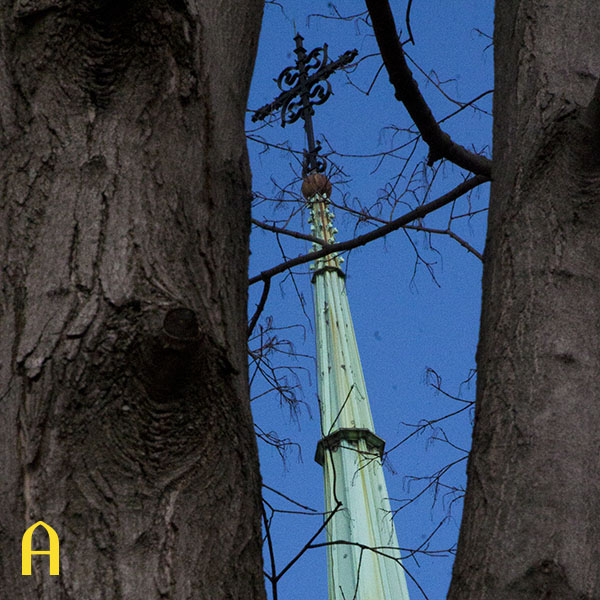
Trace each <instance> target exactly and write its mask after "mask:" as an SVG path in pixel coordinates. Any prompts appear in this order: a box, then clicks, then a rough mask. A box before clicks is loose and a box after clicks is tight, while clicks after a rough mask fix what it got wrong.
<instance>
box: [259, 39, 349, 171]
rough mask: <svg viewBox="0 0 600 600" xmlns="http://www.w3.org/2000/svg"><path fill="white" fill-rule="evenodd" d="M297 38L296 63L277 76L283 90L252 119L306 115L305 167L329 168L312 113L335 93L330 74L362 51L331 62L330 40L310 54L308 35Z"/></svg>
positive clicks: (292, 120)
mask: <svg viewBox="0 0 600 600" xmlns="http://www.w3.org/2000/svg"><path fill="white" fill-rule="evenodd" d="M294 40H295V42H296V49H295V50H294V52H295V54H296V57H297V58H296V64H295V65H292V66H290V67H286V68H285V69H284V70H283V71H282V72H281V73H280V74H279V77H277V79H275V80H274V81H275V83H277V87H279V89H280V90H281V94H279V96H277V98H275V100H274V101H273V102H271V103H270V104H267V105H265V106H263V107H262V108H259V109H258V110H257V111H256V112H255V113H254V115H253V116H252V120H253V121H254V122H256V121H262V120H263V119H265V118H266V117H267V116H269V115H270V114H272V113H274V112H276V111H278V110H281V126H282V127H285V126H286V124H288V123H289V124H291V123H295V122H296V121H297V120H298V119H299V118H301V117H302V119H303V120H304V129H305V131H306V138H307V145H308V150H306V151H305V153H304V161H303V171H304V174H306V173H309V172H311V171H323V170H325V161H324V159H323V158H321V157H320V156H319V151H320V150H321V144H320V143H319V142H316V143H315V135H314V131H313V125H312V116H313V115H314V114H315V111H314V108H313V107H314V106H318V105H319V104H323V103H324V102H326V101H327V99H328V98H329V96H331V94H332V91H331V84H330V83H329V81H327V78H328V77H329V76H330V75H331V74H332V73H334V72H335V71H336V70H337V69H340V68H343V67H346V66H347V65H349V64H350V63H351V62H352V61H353V60H354V58H355V57H356V55H357V54H358V51H357V50H348V51H347V52H344V54H342V55H341V56H340V57H339V58H338V59H337V60H336V61H333V62H329V59H328V55H327V44H324V45H323V47H321V48H315V49H314V50H311V52H309V53H308V54H307V53H306V50H305V49H304V47H303V46H302V42H303V40H304V38H303V37H302V36H301V35H300V34H297V35H296V37H295V38H294Z"/></svg>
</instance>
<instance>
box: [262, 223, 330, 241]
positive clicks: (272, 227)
mask: <svg viewBox="0 0 600 600" xmlns="http://www.w3.org/2000/svg"><path fill="white" fill-rule="evenodd" d="M252 223H253V224H254V225H256V226H257V227H260V228H261V229H266V230H267V231H272V232H273V233H281V234H283V235H289V236H291V237H295V238H298V239H299V240H306V241H307V242H314V243H315V244H321V245H323V243H324V240H322V239H320V238H318V237H315V236H314V235H308V234H306V233H302V232H300V231H292V230H291V229H283V228H282V227H276V226H275V225H269V224H268V223H263V222H262V221H258V220H257V219H252Z"/></svg>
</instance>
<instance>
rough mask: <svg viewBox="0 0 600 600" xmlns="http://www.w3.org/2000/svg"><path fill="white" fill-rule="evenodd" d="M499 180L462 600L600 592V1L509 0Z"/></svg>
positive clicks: (499, 80) (503, 38)
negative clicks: (599, 84)
mask: <svg viewBox="0 0 600 600" xmlns="http://www.w3.org/2000/svg"><path fill="white" fill-rule="evenodd" d="M494 37H495V73H496V82H495V96H494V142H493V146H494V151H493V161H494V162H493V183H492V191H491V206H490V214H489V228H488V239H487V244H486V250H485V267H484V277H483V311H482V316H481V338H480V343H479V347H478V352H477V365H478V390H477V406H476V413H475V429H474V438H473V450H472V453H471V456H470V460H469V465H468V492H467V496H466V501H465V507H464V515H463V525H462V529H461V533H460V539H459V545H458V555H457V558H456V563H455V566H454V573H453V581H452V584H451V588H450V592H449V596H448V597H449V598H450V599H451V600H541V599H544V600H550V599H552V600H559V599H560V600H584V599H585V600H592V599H594V600H597V599H599V598H600V543H599V541H600V109H599V105H600V99H599V96H600V93H599V90H600V87H598V86H597V81H598V77H599V76H600V2H598V0H570V1H569V2H565V1H563V0H545V1H542V0H504V1H502V2H496V21H495V34H494Z"/></svg>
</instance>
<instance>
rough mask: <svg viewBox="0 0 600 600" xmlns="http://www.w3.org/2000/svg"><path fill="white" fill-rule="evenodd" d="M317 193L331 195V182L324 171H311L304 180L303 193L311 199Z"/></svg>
mask: <svg viewBox="0 0 600 600" xmlns="http://www.w3.org/2000/svg"><path fill="white" fill-rule="evenodd" d="M317 194H322V195H325V196H327V197H328V198H330V197H331V182H330V181H329V179H328V178H327V176H326V175H323V173H311V174H310V175H307V176H306V177H305V178H304V181H303V182H302V195H303V196H304V197H305V198H306V199H307V200H309V199H310V198H312V197H313V196H316V195H317Z"/></svg>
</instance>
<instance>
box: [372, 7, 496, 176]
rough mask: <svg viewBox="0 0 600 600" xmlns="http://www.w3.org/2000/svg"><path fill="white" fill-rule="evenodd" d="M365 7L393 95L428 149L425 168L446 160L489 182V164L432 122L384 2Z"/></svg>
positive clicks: (490, 164) (388, 9) (392, 17)
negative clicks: (394, 93) (440, 160)
mask: <svg viewBox="0 0 600 600" xmlns="http://www.w3.org/2000/svg"><path fill="white" fill-rule="evenodd" d="M366 4H367V8H368V9H369V14H370V16H371V22H372V23H373V31H374V32H375V37H376V39H377V44H378V45H379V50H380V51H381V57H382V58H383V62H384V64H385V66H386V69H387V72H388V75H389V78H390V82H391V84H392V85H393V86H394V89H395V91H396V98H397V99H398V100H399V101H400V102H402V103H403V104H404V106H405V107H406V110H407V111H408V113H409V114H410V116H411V118H412V119H413V121H414V122H415V125H416V126H417V128H418V129H419V131H420V132H421V135H422V136H423V140H424V141H425V142H426V143H427V144H428V146H429V160H428V164H429V166H431V165H432V164H433V163H434V162H435V161H437V160H439V159H441V158H446V159H448V160H449V161H451V162H453V163H454V164H456V165H458V166H459V167H462V168H463V169H467V170H469V171H472V172H473V173H476V174H478V175H484V176H485V177H487V178H491V176H492V163H491V161H490V160H489V159H487V158H485V157H484V156H480V155H478V154H475V153H473V152H470V151H469V150H467V149H466V148H465V147H463V146H461V145H460V144H457V143H455V142H453V141H452V139H451V138H450V136H449V135H448V134H447V133H446V132H445V131H443V130H442V128H441V127H440V126H439V124H438V123H437V121H436V120H435V117H434V116H433V113H432V112H431V109H430V108H429V106H428V105H427V103H426V102H425V99H424V98H423V96H422V94H421V92H420V90H419V86H418V85H417V82H416V81H415V80H414V78H413V76H412V73H411V70H410V69H409V67H408V64H407V63H406V58H405V56H404V50H403V48H402V44H401V43H400V40H399V38H398V34H397V33H396V23H395V21H394V15H393V14H392V10H391V8H390V5H389V2H388V0H366Z"/></svg>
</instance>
